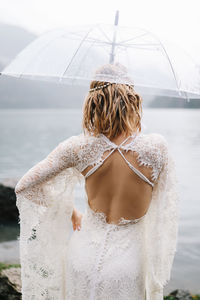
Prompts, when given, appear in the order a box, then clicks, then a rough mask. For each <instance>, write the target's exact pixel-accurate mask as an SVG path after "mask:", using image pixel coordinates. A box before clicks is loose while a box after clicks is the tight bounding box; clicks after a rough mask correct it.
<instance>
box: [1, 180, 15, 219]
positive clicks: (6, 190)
mask: <svg viewBox="0 0 200 300" xmlns="http://www.w3.org/2000/svg"><path fill="white" fill-rule="evenodd" d="M18 216H19V213H18V209H17V207H16V195H15V192H14V187H10V186H5V185H3V184H2V183H0V223H1V224H3V223H8V222H15V223H18Z"/></svg>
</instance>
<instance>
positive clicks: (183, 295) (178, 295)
mask: <svg viewBox="0 0 200 300" xmlns="http://www.w3.org/2000/svg"><path fill="white" fill-rule="evenodd" d="M169 296H174V300H192V296H191V294H190V292H189V291H188V290H175V291H173V292H171V293H170V294H169Z"/></svg>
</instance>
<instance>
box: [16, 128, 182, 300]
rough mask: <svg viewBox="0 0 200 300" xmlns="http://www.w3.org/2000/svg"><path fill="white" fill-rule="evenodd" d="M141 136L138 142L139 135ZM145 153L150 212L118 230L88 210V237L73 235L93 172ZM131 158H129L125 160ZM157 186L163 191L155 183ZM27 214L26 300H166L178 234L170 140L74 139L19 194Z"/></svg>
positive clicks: (23, 219)
mask: <svg viewBox="0 0 200 300" xmlns="http://www.w3.org/2000/svg"><path fill="white" fill-rule="evenodd" d="M132 137H133V136H132ZM116 149H117V150H118V151H119V152H121V155H122V156H123V151H125V152H126V151H135V152H137V153H138V162H139V164H140V165H146V166H151V167H152V182H151V181H149V180H148V179H147V178H146V177H145V176H144V175H143V174H142V173H140V172H139V171H138V172H137V170H135V169H134V167H133V166H131V165H130V163H129V162H128V161H127V160H126V159H125V160H126V162H127V164H128V165H129V167H130V168H132V169H133V171H135V172H136V173H137V174H138V175H139V176H140V177H141V178H142V179H143V180H145V181H147V182H148V183H149V184H151V185H152V186H153V193H152V200H151V204H150V207H149V209H148V212H147V213H146V215H145V216H143V217H142V218H139V219H136V220H126V219H124V218H121V220H120V222H119V223H118V224H112V223H107V222H106V216H105V215H104V213H100V212H98V213H97V212H94V211H93V210H92V209H91V208H90V207H89V205H88V201H87V198H86V211H85V213H84V216H83V218H82V226H81V230H80V231H74V232H73V233H72V235H71V236H70V229H71V215H72V211H73V199H74V196H73V191H74V187H75V184H76V183H77V182H80V181H84V180H85V178H84V176H83V175H82V174H81V173H80V172H82V171H83V170H84V169H86V168H87V167H88V166H93V168H92V169H91V170H90V171H89V172H88V174H87V176H89V175H91V174H92V173H93V172H95V170H96V169H98V167H99V166H100V165H101V164H102V163H103V162H104V159H103V154H104V152H105V151H110V153H111V152H112V151H115V150H116ZM124 158H125V157H124ZM153 181H154V183H155V184H153ZM15 192H16V195H17V207H18V209H19V212H20V259H21V267H22V299H23V300H33V299H34V300H40V299H45V300H47V299H48V300H50V299H56V300H65V299H67V300H73V299H74V300H75V299H76V300H79V299H80V300H86V299H91V300H97V299H99V300H100V299H101V300H105V299H109V300H112V299H116V300H117V299H120V300H123V299H124V300H125V299H126V300H131V299H132V300H144V299H146V300H161V299H162V300H163V288H164V285H165V284H166V283H167V282H168V281H169V279H170V272H171V267H172V263H173V259H174V255H175V251H176V244H177V233H178V205H177V204H178V195H177V178H176V173H175V166H174V161H173V159H172V157H171V155H170V153H169V149H168V144H167V141H166V140H165V138H164V137H163V136H162V135H160V134H156V133H152V134H143V133H140V134H139V135H138V136H137V137H135V138H132V139H131V141H130V142H129V143H128V144H124V145H121V146H120V147H119V146H117V145H115V144H114V143H112V142H111V141H109V140H108V139H107V138H106V137H105V136H104V135H99V136H98V137H94V136H92V135H84V134H83V133H82V134H80V135H78V136H73V137H71V138H69V139H67V140H65V141H63V142H61V143H60V144H59V145H58V146H57V147H56V148H55V149H54V150H53V151H52V152H51V153H50V154H49V155H48V156H47V157H46V158H45V159H44V160H42V161H41V162H39V163H38V164H37V165H35V166H34V167H33V168H31V169H30V170H29V171H28V172H27V173H26V174H25V175H24V176H23V177H22V178H21V179H20V180H19V182H18V183H17V186H16V187H15Z"/></svg>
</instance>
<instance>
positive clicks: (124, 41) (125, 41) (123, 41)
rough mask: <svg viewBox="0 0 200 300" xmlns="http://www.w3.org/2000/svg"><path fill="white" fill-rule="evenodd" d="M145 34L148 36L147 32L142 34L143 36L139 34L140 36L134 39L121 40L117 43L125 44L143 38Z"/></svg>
mask: <svg viewBox="0 0 200 300" xmlns="http://www.w3.org/2000/svg"><path fill="white" fill-rule="evenodd" d="M147 34H148V32H146V33H143V34H140V35H138V36H135V37H134V38H131V39H128V40H122V41H120V42H119V43H127V42H129V41H132V40H135V39H137V38H139V37H142V36H144V35H147Z"/></svg>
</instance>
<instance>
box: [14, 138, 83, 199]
mask: <svg viewBox="0 0 200 300" xmlns="http://www.w3.org/2000/svg"><path fill="white" fill-rule="evenodd" d="M76 140H77V136H72V137H70V138H68V139H66V140H65V141H63V142H61V143H59V144H58V146H57V147H56V148H55V149H53V151H52V152H50V153H49V154H48V156H47V157H46V158H44V159H43V160H42V161H40V162H39V163H37V164H36V165H35V166H33V167H32V168H31V169H29V170H28V172H27V173H25V175H24V176H23V177H22V178H21V179H20V180H19V181H18V183H17V185H16V187H15V193H16V194H17V193H20V192H21V191H23V190H25V189H28V188H29V187H33V186H35V185H37V184H38V183H42V182H45V181H47V180H48V179H51V178H52V177H54V176H55V175H57V174H58V173H60V172H61V171H63V170H64V169H65V168H70V167H74V166H75V165H76V151H77V149H76V147H75V145H76ZM75 149H76V150H75Z"/></svg>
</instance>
